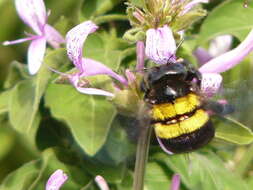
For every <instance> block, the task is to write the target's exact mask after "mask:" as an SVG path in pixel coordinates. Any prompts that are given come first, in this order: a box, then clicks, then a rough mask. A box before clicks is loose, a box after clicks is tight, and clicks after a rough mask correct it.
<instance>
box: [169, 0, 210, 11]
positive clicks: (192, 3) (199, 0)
mask: <svg viewBox="0 0 253 190" xmlns="http://www.w3.org/2000/svg"><path fill="white" fill-rule="evenodd" d="M175 2H181V3H182V4H184V6H183V10H182V11H181V13H180V15H184V14H186V13H187V12H189V11H190V10H191V9H192V8H193V7H195V6H196V5H198V4H199V3H208V2H209V0H192V1H190V2H189V1H186V0H172V4H173V3H175Z"/></svg>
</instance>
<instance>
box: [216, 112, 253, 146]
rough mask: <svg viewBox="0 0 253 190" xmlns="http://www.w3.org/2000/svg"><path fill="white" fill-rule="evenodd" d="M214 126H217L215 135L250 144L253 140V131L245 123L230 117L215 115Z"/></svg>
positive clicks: (230, 140) (242, 143) (234, 141)
mask: <svg viewBox="0 0 253 190" xmlns="http://www.w3.org/2000/svg"><path fill="white" fill-rule="evenodd" d="M213 122H214V126H217V127H216V132H215V137H216V138H220V139H223V140H226V141H229V142H233V143H236V144H241V145H244V144H249V143H252V142H253V133H252V131H251V130H250V129H249V128H247V127H246V126H244V125H243V124H241V123H239V122H237V121H235V120H233V119H231V118H228V117H226V118H225V117H218V116H216V117H214V118H213Z"/></svg>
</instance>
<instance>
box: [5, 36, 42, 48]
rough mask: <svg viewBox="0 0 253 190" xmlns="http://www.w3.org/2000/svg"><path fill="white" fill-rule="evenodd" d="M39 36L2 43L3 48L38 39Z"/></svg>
mask: <svg viewBox="0 0 253 190" xmlns="http://www.w3.org/2000/svg"><path fill="white" fill-rule="evenodd" d="M39 37H40V36H31V37H27V38H21V39H18V40H13V41H5V42H3V45H4V46H8V45H13V44H19V43H23V42H26V41H30V40H34V39H36V38H39Z"/></svg>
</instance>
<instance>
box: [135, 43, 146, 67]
mask: <svg viewBox="0 0 253 190" xmlns="http://www.w3.org/2000/svg"><path fill="white" fill-rule="evenodd" d="M136 54H137V65H136V69H137V70H138V71H141V70H142V69H144V60H145V45H144V42H143V41H137V44H136Z"/></svg>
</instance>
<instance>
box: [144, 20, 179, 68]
mask: <svg viewBox="0 0 253 190" xmlns="http://www.w3.org/2000/svg"><path fill="white" fill-rule="evenodd" d="M146 37H147V38H146V49H145V53H146V56H147V57H148V58H149V59H151V60H152V61H154V62H155V63H157V64H166V63H167V62H168V61H175V52H176V42H175V39H174V37H173V33H172V31H171V29H170V28H169V27H168V26H167V25H165V26H163V27H162V28H157V29H149V30H148V31H147V32H146Z"/></svg>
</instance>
